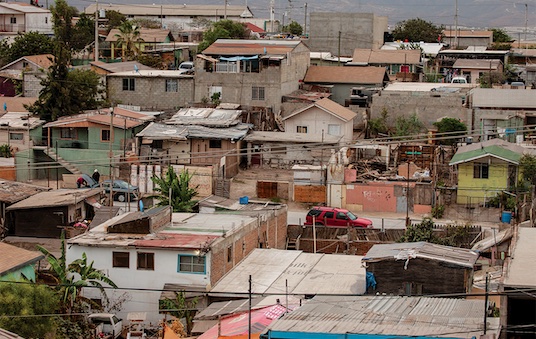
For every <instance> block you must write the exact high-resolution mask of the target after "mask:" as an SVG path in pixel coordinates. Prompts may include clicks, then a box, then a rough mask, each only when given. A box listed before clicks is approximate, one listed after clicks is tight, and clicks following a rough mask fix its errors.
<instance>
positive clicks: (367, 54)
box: [346, 48, 422, 81]
mask: <svg viewBox="0 0 536 339" xmlns="http://www.w3.org/2000/svg"><path fill="white" fill-rule="evenodd" d="M346 65H347V66H378V67H385V68H386V69H387V74H389V77H390V78H391V79H392V80H400V81H417V80H419V73H422V61H421V50H420V49H398V50H384V49H362V48H356V49H355V50H354V54H353V57H352V62H350V63H347V64H346Z"/></svg>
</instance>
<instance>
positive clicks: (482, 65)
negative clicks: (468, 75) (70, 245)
mask: <svg viewBox="0 0 536 339" xmlns="http://www.w3.org/2000/svg"><path fill="white" fill-rule="evenodd" d="M501 64H502V63H501V61H500V60H482V59H458V60H456V62H455V63H454V65H453V66H452V67H453V68H465V69H469V68H472V69H484V70H489V71H496V70H497V69H498V68H499V66H500V65H501Z"/></svg>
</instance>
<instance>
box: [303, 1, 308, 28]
mask: <svg viewBox="0 0 536 339" xmlns="http://www.w3.org/2000/svg"><path fill="white" fill-rule="evenodd" d="M303 35H304V36H307V2H306V3H305V20H304V21H303Z"/></svg>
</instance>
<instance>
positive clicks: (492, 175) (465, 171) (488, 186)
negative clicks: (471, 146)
mask: <svg viewBox="0 0 536 339" xmlns="http://www.w3.org/2000/svg"><path fill="white" fill-rule="evenodd" d="M482 161H483V162H484V163H486V164H487V163H488V160H487V159H482ZM489 164H490V166H489V178H488V179H480V178H474V177H473V176H474V172H473V170H474V163H473V162H471V163H465V164H460V165H458V195H457V196H458V198H457V203H458V204H479V203H483V202H485V201H486V200H487V199H489V198H492V197H495V196H496V195H497V193H499V192H501V191H503V190H505V189H507V188H508V164H507V163H506V162H504V161H500V160H498V159H494V158H490V162H489Z"/></svg>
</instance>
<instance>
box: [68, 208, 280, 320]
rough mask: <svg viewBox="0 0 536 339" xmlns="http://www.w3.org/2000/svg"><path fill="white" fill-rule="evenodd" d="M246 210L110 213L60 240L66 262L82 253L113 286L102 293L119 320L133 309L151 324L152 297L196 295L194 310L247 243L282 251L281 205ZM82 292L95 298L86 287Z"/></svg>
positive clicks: (155, 301)
mask: <svg viewBox="0 0 536 339" xmlns="http://www.w3.org/2000/svg"><path fill="white" fill-rule="evenodd" d="M279 207H280V208H279V209H277V210H276V209H271V210H269V211H262V210H261V211H255V212H253V213H251V215H247V214H246V215H242V214H229V213H171V210H170V209H169V208H168V207H167V206H164V207H159V208H154V209H151V210H147V211H146V212H130V213H126V214H122V215H119V216H117V217H114V218H112V219H110V220H108V221H106V222H105V223H103V224H100V225H99V226H97V227H95V228H91V229H90V230H89V231H88V232H86V233H84V234H81V235H79V236H78V237H75V238H71V239H69V240H68V248H67V261H68V262H70V261H72V260H73V259H76V258H79V257H81V256H82V253H86V255H87V258H88V260H90V261H93V262H94V267H96V268H99V269H101V270H104V271H105V272H107V275H108V277H109V278H110V279H111V280H112V281H114V282H115V284H116V285H117V286H119V287H120V288H121V290H110V291H108V296H109V297H110V299H111V302H112V303H113V302H115V301H117V300H123V301H124V303H123V304H122V309H121V312H119V316H120V317H124V316H126V314H127V313H129V312H134V311H139V310H140V303H141V304H143V305H144V312H147V321H148V322H152V323H157V322H158V321H160V320H161V319H162V316H161V315H160V314H159V300H160V299H163V298H166V297H167V296H169V295H170V293H171V295H173V293H172V292H173V291H188V292H194V291H195V292H197V293H198V295H200V297H199V298H198V299H197V300H198V304H197V307H198V308H200V309H203V308H204V307H206V305H207V303H208V299H207V292H208V291H209V290H210V287H211V286H213V285H214V284H216V282H217V281H218V280H220V279H221V278H222V277H223V276H224V275H225V274H226V273H227V272H229V271H231V269H232V268H233V267H234V266H236V265H237V264H238V263H239V262H241V261H242V259H243V258H245V257H246V256H247V255H248V254H249V253H250V252H251V251H253V250H254V249H255V248H261V247H270V248H284V246H285V239H286V216H287V209H286V206H284V205H280V206H279ZM84 295H86V296H88V297H92V298H101V297H100V295H99V292H98V291H96V290H93V289H88V290H86V291H84Z"/></svg>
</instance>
